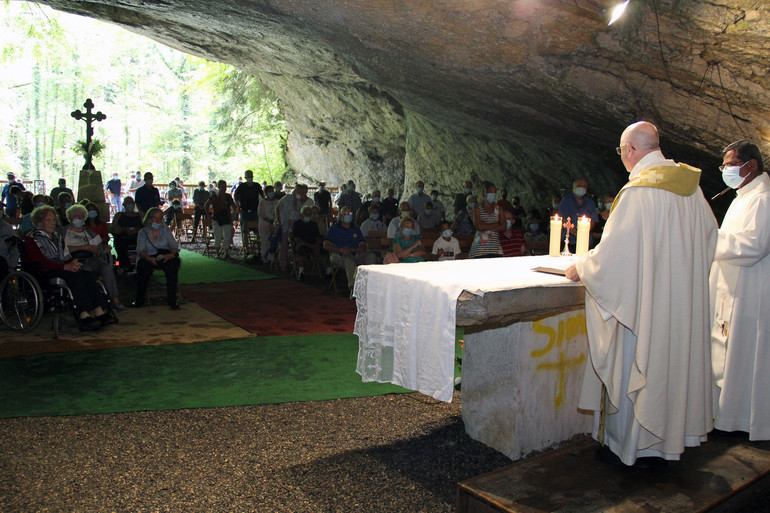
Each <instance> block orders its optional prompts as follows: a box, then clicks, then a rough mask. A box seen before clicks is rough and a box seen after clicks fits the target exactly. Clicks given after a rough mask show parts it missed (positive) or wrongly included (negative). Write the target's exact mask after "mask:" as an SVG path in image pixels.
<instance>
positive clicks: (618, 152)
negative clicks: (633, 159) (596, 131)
mask: <svg viewBox="0 0 770 513" xmlns="http://www.w3.org/2000/svg"><path fill="white" fill-rule="evenodd" d="M626 144H627V145H629V146H631V149H632V150H634V151H636V148H634V145H633V144H631V143H626ZM626 144H624V145H623V146H618V147H617V148H615V152H616V153H617V154H618V155H622V154H623V147H624V146H625V145H626Z"/></svg>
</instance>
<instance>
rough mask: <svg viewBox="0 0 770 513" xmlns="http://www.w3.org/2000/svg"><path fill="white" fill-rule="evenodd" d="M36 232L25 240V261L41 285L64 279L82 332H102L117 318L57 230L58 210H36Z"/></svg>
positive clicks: (91, 274) (46, 206) (33, 215)
mask: <svg viewBox="0 0 770 513" xmlns="http://www.w3.org/2000/svg"><path fill="white" fill-rule="evenodd" d="M32 223H33V224H34V225H35V229H34V230H32V231H31V232H30V233H29V235H27V237H25V239H24V255H25V261H26V262H27V264H29V266H30V267H31V268H32V269H34V274H35V275H36V276H37V278H38V280H41V282H48V280H50V279H51V278H61V279H62V280H64V281H65V282H66V283H67V287H69V289H70V291H71V292H72V298H73V301H74V303H75V312H76V314H77V316H78V318H79V321H78V324H79V328H80V330H81V331H90V330H95V329H99V328H101V327H102V326H104V325H105V324H110V323H112V322H114V321H115V319H114V318H113V317H112V316H110V315H109V314H108V313H107V312H106V309H107V301H106V300H105V298H104V295H103V294H102V291H101V289H100V288H99V286H98V284H97V282H96V276H95V275H94V274H93V273H92V272H90V271H86V270H85V269H83V264H82V263H80V262H79V261H78V260H76V259H74V258H72V255H71V254H70V252H69V249H67V246H66V245H65V244H64V238H63V237H62V235H61V233H60V232H59V231H58V230H57V229H56V211H55V210H54V208H53V207H51V206H49V205H43V206H42V207H37V208H36V209H35V210H33V211H32Z"/></svg>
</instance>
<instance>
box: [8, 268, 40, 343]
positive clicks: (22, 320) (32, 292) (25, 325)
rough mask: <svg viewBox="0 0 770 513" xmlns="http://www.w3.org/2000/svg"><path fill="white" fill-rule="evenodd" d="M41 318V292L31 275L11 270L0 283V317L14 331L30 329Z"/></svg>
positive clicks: (33, 327)
mask: <svg viewBox="0 0 770 513" xmlns="http://www.w3.org/2000/svg"><path fill="white" fill-rule="evenodd" d="M42 318H43V292H42V291H41V290H40V285H39V284H38V283H37V280H35V278H33V277H32V275H30V274H28V273H25V272H12V273H11V274H9V275H8V276H6V277H5V279H3V281H2V282H1V283H0V319H2V321H3V324H5V325H6V326H8V327H9V328H11V329H12V330H15V331H30V330H33V329H35V327H36V326H37V325H38V324H39V323H40V319H42Z"/></svg>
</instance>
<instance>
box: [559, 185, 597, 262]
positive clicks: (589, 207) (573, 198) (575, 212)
mask: <svg viewBox="0 0 770 513" xmlns="http://www.w3.org/2000/svg"><path fill="white" fill-rule="evenodd" d="M587 194H588V180H586V179H585V178H582V177H581V178H578V179H577V180H575V181H574V182H572V192H570V193H569V194H567V195H566V196H564V198H562V200H561V203H560V204H559V217H561V218H562V219H565V220H566V219H567V218H568V217H569V218H570V222H571V224H572V225H573V226H572V228H571V229H570V231H569V245H570V250H571V251H572V252H573V253H574V252H575V240H576V239H575V237H576V236H577V225H578V223H577V221H578V217H583V216H586V217H587V218H589V219H590V220H591V226H593V225H594V224H595V223H598V222H599V211H598V210H596V203H594V200H592V199H591V198H589V197H588V196H587ZM565 235H566V233H565V232H564V231H563V230H562V234H561V240H564V237H565Z"/></svg>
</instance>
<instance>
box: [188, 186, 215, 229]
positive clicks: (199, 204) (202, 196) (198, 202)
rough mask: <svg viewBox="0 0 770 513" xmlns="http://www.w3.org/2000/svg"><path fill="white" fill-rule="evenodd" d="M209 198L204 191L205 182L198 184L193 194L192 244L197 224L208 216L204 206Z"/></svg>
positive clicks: (208, 194) (207, 193)
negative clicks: (203, 217) (202, 217)
mask: <svg viewBox="0 0 770 513" xmlns="http://www.w3.org/2000/svg"><path fill="white" fill-rule="evenodd" d="M210 197H211V193H210V192H209V191H208V190H206V182H202V181H201V182H198V188H197V189H195V191H194V192H193V197H192V200H193V236H192V242H195V237H197V236H198V224H199V223H200V222H201V216H205V215H208V214H207V213H206V209H205V208H204V205H205V204H206V202H207V201H208V200H209V198H210Z"/></svg>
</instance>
